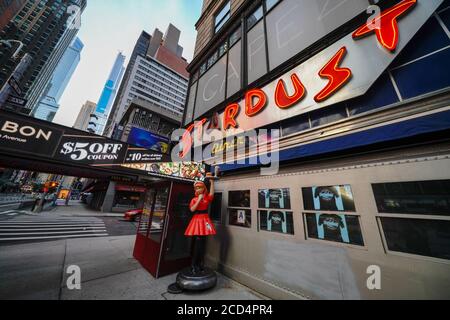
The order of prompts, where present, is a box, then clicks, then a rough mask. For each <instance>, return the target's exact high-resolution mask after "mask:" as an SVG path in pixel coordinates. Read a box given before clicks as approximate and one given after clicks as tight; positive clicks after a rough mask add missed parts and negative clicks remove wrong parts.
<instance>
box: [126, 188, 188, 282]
mask: <svg viewBox="0 0 450 320" xmlns="http://www.w3.org/2000/svg"><path fill="white" fill-rule="evenodd" d="M192 197H193V188H192V186H191V185H185V184H179V183H173V182H172V183H163V184H159V185H156V186H154V187H152V188H151V189H150V190H149V191H148V192H147V194H146V199H145V204H144V213H143V214H142V216H141V220H140V222H139V227H138V232H137V236H136V243H135V248H134V254H133V255H134V257H135V258H136V259H137V260H138V261H139V262H140V263H141V264H142V266H143V267H144V268H145V269H147V270H148V271H149V272H150V273H151V274H152V275H153V276H154V277H155V278H158V277H161V276H164V275H168V274H171V273H174V272H177V271H179V270H181V269H183V268H184V267H186V266H188V265H189V264H190V261H191V250H190V248H191V244H190V239H188V238H186V237H184V231H185V230H186V228H187V225H188V224H189V221H190V217H191V215H190V214H189V202H190V200H191V199H192Z"/></svg>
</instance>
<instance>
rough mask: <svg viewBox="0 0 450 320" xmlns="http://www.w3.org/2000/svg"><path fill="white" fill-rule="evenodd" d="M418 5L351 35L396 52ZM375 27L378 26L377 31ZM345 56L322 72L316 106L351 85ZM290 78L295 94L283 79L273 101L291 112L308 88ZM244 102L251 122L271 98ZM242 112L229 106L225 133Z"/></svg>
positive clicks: (186, 145) (409, 2) (406, 0)
mask: <svg viewBox="0 0 450 320" xmlns="http://www.w3.org/2000/svg"><path fill="white" fill-rule="evenodd" d="M416 3H417V0H403V1H402V2H400V3H398V4H397V5H395V6H393V7H392V8H390V9H387V10H385V11H383V12H382V13H381V14H380V16H379V17H377V18H375V19H372V20H371V21H370V22H368V23H366V24H365V25H363V26H362V27H360V28H358V29H357V30H356V31H355V32H354V33H353V34H352V38H353V39H354V40H355V41H356V40H358V39H360V38H362V37H365V36H369V35H370V34H371V33H372V32H374V33H375V34H376V36H377V39H378V41H379V42H380V44H381V45H382V46H383V47H384V48H386V49H388V50H389V51H390V52H393V51H394V50H395V49H396V48H397V44H398V40H399V30H398V23H397V19H398V18H399V17H401V16H402V15H404V14H405V13H407V12H408V11H410V9H412V8H413V7H414V6H415V4H416ZM373 26H378V28H375V27H373ZM346 54H347V48H346V47H345V46H344V47H342V48H341V49H340V50H339V51H338V52H337V53H336V54H335V55H334V56H333V57H332V58H331V59H330V60H329V61H328V62H327V63H326V64H325V66H324V67H323V68H322V69H321V70H320V71H319V73H318V76H319V77H321V78H324V79H328V84H327V85H326V86H325V87H324V88H323V89H322V90H320V91H319V92H318V93H317V94H316V95H315V96H314V100H315V102H316V103H321V102H324V101H326V100H327V99H329V98H330V97H332V96H333V95H334V94H335V93H337V92H338V91H339V90H340V89H342V88H343V87H344V86H345V85H346V84H347V83H348V82H349V81H350V79H351V77H352V71H351V70H350V69H349V68H346V67H344V65H345V61H344V60H345V56H346ZM290 78H291V82H292V86H293V88H294V93H293V94H292V95H289V94H288V92H287V90H286V84H285V82H284V81H283V80H282V79H280V80H278V83H277V86H276V90H275V94H274V100H275V104H276V105H277V107H278V108H280V109H289V108H291V107H293V106H294V105H296V104H298V103H299V102H300V101H302V100H303V99H304V97H305V96H306V94H307V88H306V87H305V86H304V85H303V83H302V81H301V79H300V77H299V76H298V75H297V74H296V73H293V74H292V75H291V77H290ZM244 100H245V104H244V105H245V114H246V116H247V117H249V118H250V117H255V116H257V115H258V114H259V113H260V112H262V111H263V110H264V108H266V106H267V101H268V97H267V95H266V93H265V92H264V91H263V90H262V89H259V88H255V89H251V90H249V91H248V92H247V93H246V95H245V98H244ZM240 111H241V106H240V105H239V104H238V103H233V104H230V105H228V106H227V107H226V108H225V111H224V113H223V123H222V129H223V130H228V129H229V128H230V127H231V128H238V127H239V124H238V122H237V120H236V117H237V116H238V115H239V113H240ZM206 121H207V120H206V119H202V120H201V121H200V122H198V123H197V124H196V125H194V124H191V125H190V126H189V127H188V129H187V132H186V133H185V135H183V137H182V143H183V152H182V153H180V154H181V157H184V156H185V155H186V154H187V153H188V152H189V150H190V147H192V137H191V133H192V132H193V130H194V128H195V127H197V128H198V129H199V131H200V134H201V132H202V128H203V124H204V123H205V122H206Z"/></svg>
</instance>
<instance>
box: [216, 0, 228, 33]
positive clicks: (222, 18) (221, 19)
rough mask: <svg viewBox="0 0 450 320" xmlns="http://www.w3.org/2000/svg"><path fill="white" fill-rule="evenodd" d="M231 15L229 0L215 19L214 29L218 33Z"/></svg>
mask: <svg viewBox="0 0 450 320" xmlns="http://www.w3.org/2000/svg"><path fill="white" fill-rule="evenodd" d="M230 17H231V2H230V1H228V2H227V3H226V4H225V5H224V6H223V8H222V9H221V10H220V11H219V13H218V14H217V15H216V18H215V19H214V31H215V33H217V32H218V31H219V30H220V29H222V27H223V26H224V24H225V23H226V22H227V21H228V19H230Z"/></svg>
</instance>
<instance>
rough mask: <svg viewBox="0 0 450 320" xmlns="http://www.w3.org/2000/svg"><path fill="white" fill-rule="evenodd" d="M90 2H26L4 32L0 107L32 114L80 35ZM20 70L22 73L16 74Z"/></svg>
mask: <svg viewBox="0 0 450 320" xmlns="http://www.w3.org/2000/svg"><path fill="white" fill-rule="evenodd" d="M86 4H87V1H86V0H42V1H31V0H29V1H26V2H25V3H24V5H23V6H22V7H21V9H20V10H19V11H18V12H17V13H16V14H15V15H14V16H13V17H12V18H11V19H10V21H9V22H8V24H7V25H6V26H5V27H4V28H3V29H2V30H1V32H0V38H1V39H2V40H6V41H7V42H8V44H9V45H1V46H0V66H1V68H0V105H1V107H2V108H6V109H8V110H12V111H15V112H19V113H25V114H31V113H32V112H33V111H34V110H35V108H37V107H38V105H39V102H40V99H41V97H42V95H43V93H44V92H45V89H46V88H47V86H48V84H49V82H50V81H51V78H52V75H53V73H54V72H55V69H56V67H57V65H58V63H59V61H60V60H61V59H62V56H63V54H64V53H65V52H66V50H67V48H68V47H69V45H70V44H71V43H72V41H73V39H74V38H75V36H76V34H77V32H78V28H77V27H78V25H77V21H78V20H79V17H80V15H81V13H82V12H83V11H84V8H85V7H86ZM18 69H20V72H16V71H17V70H18Z"/></svg>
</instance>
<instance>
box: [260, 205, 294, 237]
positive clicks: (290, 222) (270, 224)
mask: <svg viewBox="0 0 450 320" xmlns="http://www.w3.org/2000/svg"><path fill="white" fill-rule="evenodd" d="M258 213H259V229H260V230H263V231H269V232H278V233H283V234H294V218H293V213H292V212H288V211H279V210H261V211H259V212H258Z"/></svg>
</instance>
